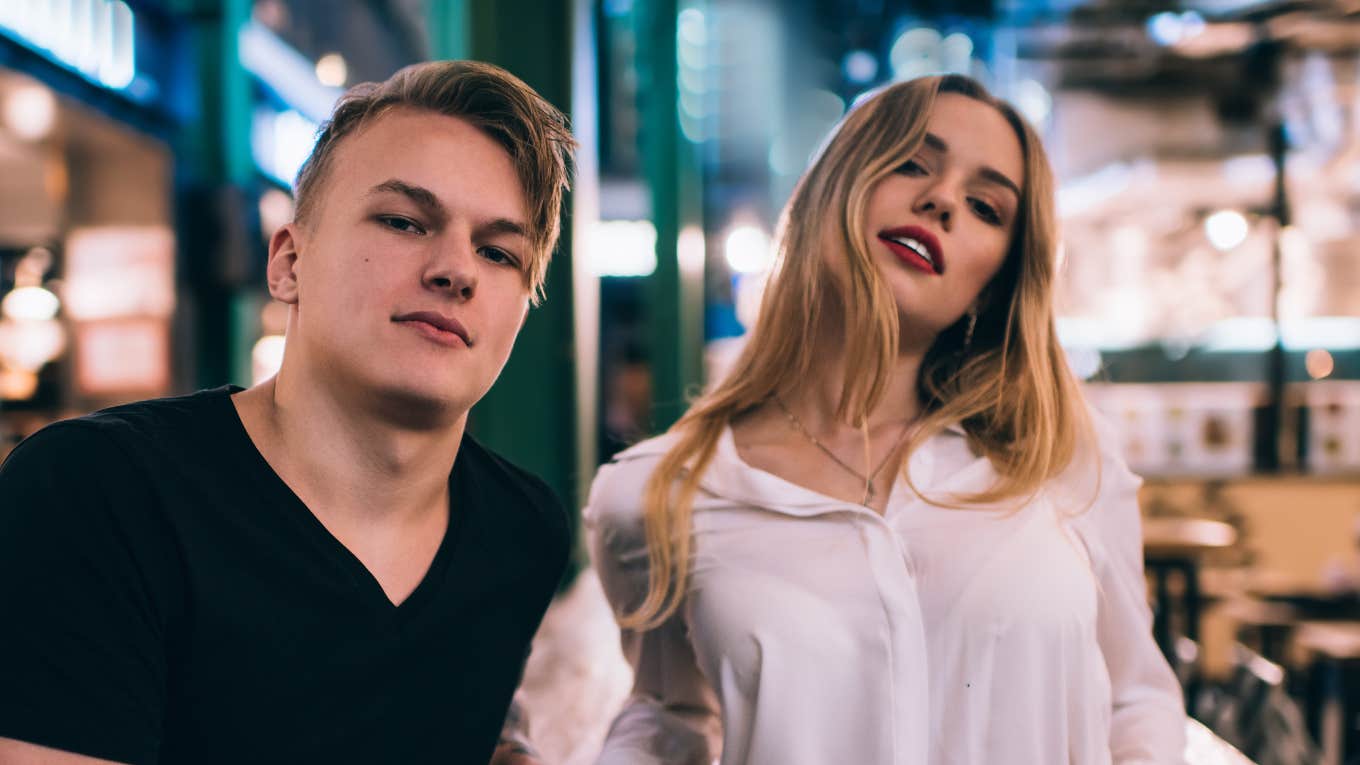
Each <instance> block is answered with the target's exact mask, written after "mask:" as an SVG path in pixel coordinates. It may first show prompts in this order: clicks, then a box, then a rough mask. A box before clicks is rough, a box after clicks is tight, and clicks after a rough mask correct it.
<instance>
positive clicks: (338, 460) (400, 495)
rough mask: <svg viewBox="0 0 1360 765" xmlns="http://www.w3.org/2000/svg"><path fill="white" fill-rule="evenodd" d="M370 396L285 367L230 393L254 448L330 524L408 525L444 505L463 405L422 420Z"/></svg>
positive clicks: (459, 438)
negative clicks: (436, 422)
mask: <svg viewBox="0 0 1360 765" xmlns="http://www.w3.org/2000/svg"><path fill="white" fill-rule="evenodd" d="M365 398H368V399H370V400H371V398H372V397H365V396H362V395H355V396H348V395H346V394H345V393H344V392H343V391H340V390H336V389H335V388H334V387H332V386H327V385H320V384H314V383H312V381H310V380H308V379H307V376H306V375H305V374H293V375H289V374H288V372H287V370H285V371H284V372H280V374H279V375H278V376H276V377H274V378H272V379H271V380H269V381H267V382H264V383H261V384H260V385H257V386H255V387H253V388H251V389H249V390H247V391H243V392H241V393H239V394H237V395H236V396H234V397H233V399H232V400H233V402H234V403H235V404H236V408H237V412H238V413H239V414H240V416H241V421H242V422H243V423H244V425H245V427H246V432H247V433H248V434H249V435H250V438H251V440H252V441H254V443H255V446H256V448H258V449H259V450H260V453H261V454H263V455H264V457H265V459H266V461H268V462H269V464H270V466H271V467H273V468H274V470H275V472H277V473H278V474H279V476H280V477H281V478H282V479H283V480H284V482H285V483H287V484H288V486H289V487H290V488H292V489H293V491H294V493H296V494H297V495H298V496H299V498H301V499H302V500H303V502H305V503H306V504H307V506H308V508H309V509H311V511H312V512H313V513H314V514H316V515H317V516H318V517H319V518H320V519H321V520H322V521H323V523H326V524H327V525H328V526H330V525H331V524H332V523H334V524H342V525H345V526H371V525H375V524H377V525H387V524H394V525H398V526H404V525H408V524H418V523H420V522H421V521H422V519H425V518H428V517H429V515H430V514H431V513H436V512H442V511H445V509H446V508H447V502H448V478H449V472H450V471H451V470H452V467H453V462H454V458H455V457H456V455H457V452H458V446H459V444H460V443H461V441H462V437H463V429H464V426H465V425H466V422H467V413H466V412H462V413H459V414H457V415H454V416H448V415H446V416H445V417H443V418H439V419H441V420H443V421H444V422H445V423H446V425H445V426H443V427H434V428H428V427H427V428H420V429H416V428H411V427H409V426H408V425H406V424H404V423H400V422H394V421H393V420H392V419H391V418H387V417H384V416H382V414H381V412H378V411H375V410H374V409H373V408H372V404H371V403H369V401H364V400H363V399H365ZM351 399H354V400H351Z"/></svg>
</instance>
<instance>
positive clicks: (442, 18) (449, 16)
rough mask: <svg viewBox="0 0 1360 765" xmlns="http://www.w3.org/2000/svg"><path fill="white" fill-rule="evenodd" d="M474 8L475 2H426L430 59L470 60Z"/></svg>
mask: <svg viewBox="0 0 1360 765" xmlns="http://www.w3.org/2000/svg"><path fill="white" fill-rule="evenodd" d="M470 6H471V0H426V3H425V29H426V32H427V33H428V34H429V37H430V58H432V59H436V60H440V59H460V58H468V57H469V55H470V54H469V52H470V51H471V49H472V46H471V40H470V38H469V35H468V32H469V29H470V27H471V26H472V24H471V11H472V9H471V7H470Z"/></svg>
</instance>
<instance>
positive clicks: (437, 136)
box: [328, 108, 526, 219]
mask: <svg viewBox="0 0 1360 765" xmlns="http://www.w3.org/2000/svg"><path fill="white" fill-rule="evenodd" d="M336 149H337V151H336V153H335V155H334V157H333V159H334V160H335V163H334V166H333V167H332V171H333V178H332V180H333V181H338V182H339V183H333V184H328V185H339V186H342V187H343V188H344V189H345V190H346V191H348V192H349V194H348V196H351V197H352V198H355V199H356V200H357V201H364V200H367V199H368V198H370V197H372V196H374V195H375V194H378V193H382V192H386V193H389V194H399V195H403V196H408V197H412V196H421V197H430V198H432V200H433V201H437V202H439V203H440V204H443V205H446V206H447V205H454V204H457V205H458V206H459V207H462V208H468V207H472V208H477V209H478V210H480V211H481V212H482V213H483V214H485V215H488V216H493V217H505V218H513V219H522V218H523V217H524V214H525V209H526V205H525V199H524V196H525V195H524V191H523V188H522V186H521V184H520V181H519V176H518V174H517V172H516V169H515V165H514V162H513V161H512V160H511V158H510V155H509V154H508V153H507V152H506V151H505V149H504V148H502V147H501V146H500V144H498V143H497V142H496V141H495V140H494V139H492V138H491V137H490V136H488V135H486V134H485V133H484V132H483V131H482V130H480V129H479V128H477V127H475V126H473V125H472V124H471V123H469V122H467V121H466V120H464V119H462V118H459V117H451V116H448V115H444V114H439V113H436V112H429V111H426V110H416V109H409V108H400V109H395V110H393V111H392V112H391V113H389V114H382V115H379V116H378V117H375V118H374V120H373V123H372V124H369V125H365V126H364V127H363V128H362V129H361V130H359V131H356V132H355V133H354V134H352V135H349V136H346V137H345V139H344V140H343V141H342V144H341V145H340V146H337V147H336ZM394 181H395V182H394ZM411 190H415V193H414V194H411V193H404V192H409V191H411Z"/></svg>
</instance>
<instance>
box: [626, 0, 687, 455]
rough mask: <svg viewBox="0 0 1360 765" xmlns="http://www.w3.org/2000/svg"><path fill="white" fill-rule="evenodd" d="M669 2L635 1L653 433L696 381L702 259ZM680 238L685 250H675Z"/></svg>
mask: <svg viewBox="0 0 1360 765" xmlns="http://www.w3.org/2000/svg"><path fill="white" fill-rule="evenodd" d="M680 10H681V4H680V3H678V2H677V1H676V0H638V2H637V5H636V6H635V11H634V12H635V14H636V16H635V18H636V22H637V25H638V27H637V28H638V35H637V39H638V51H639V54H638V72H639V76H640V78H641V83H640V87H639V92H640V93H641V94H642V96H641V97H642V99H644V102H643V103H642V104H640V107H641V112H642V131H641V132H642V157H643V165H644V169H645V172H646V175H647V186H648V188H649V189H650V190H651V198H652V222H653V224H654V225H655V226H656V271H655V273H653V274H652V276H651V279H650V283H649V285H648V290H649V296H650V298H651V299H650V301H649V305H648V309H649V315H648V323H649V325H650V333H649V334H650V339H651V367H652V402H653V427H654V430H656V431H661V430H664V429H666V428H668V427H670V425H671V424H672V423H674V422H675V420H677V419H678V418H679V417H680V415H681V414H683V413H684V411H685V409H686V408H687V405H688V400H689V398H691V397H692V396H693V395H694V394H695V393H697V391H698V390H699V386H700V385H701V383H702V379H703V288H704V274H703V254H702V241H703V239H702V227H701V226H700V225H699V224H700V219H701V209H700V196H699V172H698V164H697V157H696V154H695V146H694V145H693V144H692V143H691V142H690V141H689V140H688V139H687V138H686V137H685V136H684V135H683V134H682V133H681V131H680V112H679V99H680V93H679V61H678V57H677V54H678V51H677V19H678V14H679V12H680ZM682 232H685V236H684V239H685V240H686V241H685V244H686V246H685V247H684V248H683V249H682V247H681V242H682V236H681V235H682Z"/></svg>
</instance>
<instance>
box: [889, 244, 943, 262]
mask: <svg viewBox="0 0 1360 765" xmlns="http://www.w3.org/2000/svg"><path fill="white" fill-rule="evenodd" d="M892 241H894V242H897V243H898V244H900V245H902V246H903V247H909V248H911V250H912V252H915V253H916V254H917V255H920V256H921V259H922V260H924V261H925V262H927V263H929V264H930V267H931V268H934V267H935V259H934V258H932V257H930V250H929V249H928V248H927V247H926V246H925V245H924V244H921V243H920V242H918V241H916V240H915V239H909V238H899V237H893V238H892Z"/></svg>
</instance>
